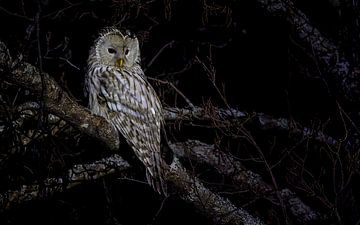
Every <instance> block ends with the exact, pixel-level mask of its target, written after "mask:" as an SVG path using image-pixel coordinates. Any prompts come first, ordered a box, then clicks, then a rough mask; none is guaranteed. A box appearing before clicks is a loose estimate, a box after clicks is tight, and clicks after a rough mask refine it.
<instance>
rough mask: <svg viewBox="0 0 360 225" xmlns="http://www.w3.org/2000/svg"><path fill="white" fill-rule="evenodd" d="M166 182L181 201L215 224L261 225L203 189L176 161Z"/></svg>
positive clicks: (225, 200) (243, 211)
mask: <svg viewBox="0 0 360 225" xmlns="http://www.w3.org/2000/svg"><path fill="white" fill-rule="evenodd" d="M168 180H169V181H171V182H172V183H173V184H174V185H175V186H176V188H177V190H178V191H179V192H180V196H181V198H182V199H183V200H185V201H187V202H189V203H191V204H193V205H194V206H195V207H196V208H197V209H199V210H200V211H202V212H203V213H204V214H205V215H207V216H208V217H211V218H212V219H213V221H214V223H215V224H236V225H240V224H244V225H255V224H263V223H262V222H261V221H260V220H259V219H258V218H256V217H253V216H251V215H250V214H249V213H248V212H247V211H245V210H244V209H241V208H238V207H236V206H234V205H233V204H232V203H231V202H230V201H229V200H227V199H223V198H222V197H220V196H219V195H216V194H215V193H213V192H211V191H210V190H209V189H207V188H206V187H204V185H203V184H202V183H201V182H200V181H199V180H198V179H197V178H196V177H193V176H190V175H189V174H188V173H187V172H186V170H185V169H184V168H183V166H182V165H181V164H180V162H179V161H178V160H177V159H175V160H174V162H173V163H172V164H171V167H170V173H169V174H168Z"/></svg>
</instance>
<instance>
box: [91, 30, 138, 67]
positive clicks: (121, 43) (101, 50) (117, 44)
mask: <svg viewBox="0 0 360 225" xmlns="http://www.w3.org/2000/svg"><path fill="white" fill-rule="evenodd" d="M95 52H96V56H97V58H98V59H99V61H100V63H101V64H103V65H107V66H115V67H117V68H119V69H123V68H130V67H132V66H133V65H134V64H135V63H138V59H140V51H139V42H138V40H137V38H136V37H134V36H130V35H123V34H122V33H121V32H120V31H119V30H116V29H112V30H110V31H109V32H106V33H104V34H102V35H101V36H100V37H99V38H98V40H97V41H96V45H95Z"/></svg>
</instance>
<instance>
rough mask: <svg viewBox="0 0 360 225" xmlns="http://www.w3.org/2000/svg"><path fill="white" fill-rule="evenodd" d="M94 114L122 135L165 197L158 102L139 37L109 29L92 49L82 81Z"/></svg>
mask: <svg viewBox="0 0 360 225" xmlns="http://www.w3.org/2000/svg"><path fill="white" fill-rule="evenodd" d="M85 85H86V90H87V92H88V93H87V94H88V96H89V108H90V110H91V111H92V113H94V114H96V115H99V116H102V117H104V118H105V119H106V120H107V121H109V122H110V123H111V124H112V125H113V126H114V127H115V128H116V130H117V131H118V132H119V133H120V134H121V135H122V136H123V137H125V139H126V141H127V143H128V144H129V145H130V146H131V148H132V149H133V151H134V152H135V155H136V156H137V157H138V158H139V159H140V161H141V162H142V163H143V164H144V165H145V167H146V177H147V181H148V183H149V184H150V185H151V186H152V187H153V188H154V189H155V190H156V191H157V192H158V193H163V194H165V195H166V185H165V181H164V177H165V176H164V167H165V166H167V164H166V163H165V161H164V160H163V159H162V157H161V152H160V129H161V126H162V123H163V113H162V106H161V102H160V100H159V98H158V96H157V95H156V92H155V91H154V89H153V88H152V86H151V85H150V84H149V82H148V81H147V80H146V78H145V75H144V72H143V70H142V69H141V66H140V49H139V42H138V39H137V38H136V37H135V36H133V35H131V34H130V33H129V32H126V33H125V34H123V33H121V32H120V31H119V30H117V29H115V28H108V29H106V30H105V31H103V32H102V33H101V34H100V36H99V37H98V38H97V39H96V41H95V43H94V45H93V47H92V48H91V49H90V54H89V58H88V71H87V76H86V80H85Z"/></svg>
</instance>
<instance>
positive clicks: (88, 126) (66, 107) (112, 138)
mask: <svg viewBox="0 0 360 225" xmlns="http://www.w3.org/2000/svg"><path fill="white" fill-rule="evenodd" d="M0 56H4V57H1V58H0V72H2V79H5V80H6V81H8V82H9V83H12V84H15V85H18V86H22V87H25V88H27V89H30V90H32V91H33V92H34V93H36V94H38V96H39V95H40V94H41V89H42V83H41V82H42V81H41V76H40V73H39V71H38V70H37V68H35V67H34V66H32V65H31V64H29V63H26V62H21V61H20V62H12V61H7V60H11V57H10V55H9V51H8V49H7V48H6V46H5V44H4V43H2V42H1V41H0ZM43 76H44V87H45V88H46V89H47V90H46V96H44V98H43V99H42V100H43V101H45V106H46V108H45V110H47V111H48V112H49V113H51V114H54V115H56V116H59V117H60V118H62V119H64V120H65V121H67V122H68V123H70V124H72V125H73V126H74V127H76V128H77V129H79V130H80V131H82V132H84V133H86V134H87V135H89V136H91V137H94V138H96V139H99V140H100V141H102V142H103V143H105V145H106V146H107V147H108V148H109V149H111V150H117V149H118V148H119V137H118V134H117V132H116V131H115V129H114V128H113V127H112V126H111V125H110V124H109V123H108V122H106V120H105V119H104V118H102V117H99V116H96V115H93V114H91V112H90V111H89V110H88V109H86V108H85V107H82V106H80V105H79V104H77V103H76V102H75V101H74V100H73V99H71V98H70V97H69V95H68V94H66V93H65V92H64V91H63V90H62V89H61V87H60V86H59V85H58V84H57V83H56V81H54V80H53V79H52V78H51V77H50V76H49V75H48V74H47V73H43Z"/></svg>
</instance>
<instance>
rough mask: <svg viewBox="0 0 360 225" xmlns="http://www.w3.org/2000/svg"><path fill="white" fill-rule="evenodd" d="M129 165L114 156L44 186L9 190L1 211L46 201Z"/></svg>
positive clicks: (77, 167) (1, 200) (2, 198)
mask: <svg viewBox="0 0 360 225" xmlns="http://www.w3.org/2000/svg"><path fill="white" fill-rule="evenodd" d="M129 167H130V166H129V164H128V163H127V162H126V161H124V160H123V159H122V158H121V157H120V156H119V155H113V156H111V157H108V158H104V159H101V160H99V161H95V162H93V163H89V164H78V165H74V166H73V167H72V168H70V169H69V170H68V171H67V175H66V176H64V177H58V178H48V179H46V180H45V181H44V182H43V183H42V184H32V185H22V186H21V187H20V188H19V189H18V190H9V191H6V192H4V193H1V194H0V210H4V209H9V208H12V207H14V206H16V205H19V204H21V203H24V202H27V201H30V200H36V199H45V198H47V197H48V196H51V195H52V194H54V193H57V192H63V191H65V190H67V189H69V188H72V187H74V186H77V185H79V184H81V183H83V182H85V181H92V180H95V179H99V178H101V177H104V176H105V175H109V174H112V173H114V172H115V171H118V172H122V171H124V170H126V169H128V168H129Z"/></svg>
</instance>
